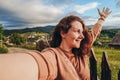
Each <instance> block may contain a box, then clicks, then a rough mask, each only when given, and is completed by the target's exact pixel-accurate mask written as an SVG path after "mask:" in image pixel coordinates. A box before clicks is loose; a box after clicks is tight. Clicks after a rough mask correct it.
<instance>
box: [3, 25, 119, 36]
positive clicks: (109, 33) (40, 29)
mask: <svg viewBox="0 0 120 80" xmlns="http://www.w3.org/2000/svg"><path fill="white" fill-rule="evenodd" d="M53 28H54V26H51V25H49V26H44V27H34V28H25V29H14V30H4V35H10V34H13V33H27V32H45V33H51V32H52V30H53ZM116 33H120V28H119V29H103V30H102V32H101V34H102V35H107V36H109V37H110V38H112V37H113V36H115V34H116Z"/></svg>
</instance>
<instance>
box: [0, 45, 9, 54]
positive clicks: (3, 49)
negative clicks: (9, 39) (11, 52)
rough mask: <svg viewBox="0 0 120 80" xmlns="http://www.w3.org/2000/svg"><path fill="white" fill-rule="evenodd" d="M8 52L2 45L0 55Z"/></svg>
mask: <svg viewBox="0 0 120 80" xmlns="http://www.w3.org/2000/svg"><path fill="white" fill-rule="evenodd" d="M7 52H8V48H7V47H6V46H5V45H3V46H0V53H7Z"/></svg>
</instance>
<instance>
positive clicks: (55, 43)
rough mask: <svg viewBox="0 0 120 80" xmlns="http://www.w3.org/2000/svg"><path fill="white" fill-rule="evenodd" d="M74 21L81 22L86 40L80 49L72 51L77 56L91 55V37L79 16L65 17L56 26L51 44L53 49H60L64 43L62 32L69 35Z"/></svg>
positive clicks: (82, 42)
mask: <svg viewBox="0 0 120 80" xmlns="http://www.w3.org/2000/svg"><path fill="white" fill-rule="evenodd" d="M74 21H79V22H80V23H81V24H82V26H83V35H84V37H85V38H84V39H83V40H82V41H81V44H80V48H78V49H77V48H74V49H73V50H72V51H73V53H74V54H75V55H78V56H81V55H86V54H89V51H90V49H91V41H92V39H91V35H90V33H89V32H88V29H87V27H86V26H85V24H84V22H83V20H82V19H81V18H79V17H77V16H74V15H70V16H67V17H64V18H63V19H61V20H60V22H59V23H58V24H57V25H56V27H55V28H54V30H53V34H52V41H51V43H50V45H51V47H54V48H55V47H59V46H60V43H61V41H62V37H61V35H60V32H61V31H63V32H64V33H67V32H68V30H69V29H70V28H71V23H72V22H74Z"/></svg>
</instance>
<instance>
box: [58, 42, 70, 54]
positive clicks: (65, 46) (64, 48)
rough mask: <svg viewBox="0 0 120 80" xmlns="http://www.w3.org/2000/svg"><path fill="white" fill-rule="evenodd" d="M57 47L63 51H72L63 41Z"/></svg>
mask: <svg viewBox="0 0 120 80" xmlns="http://www.w3.org/2000/svg"><path fill="white" fill-rule="evenodd" d="M59 48H60V49H61V50H63V51H65V52H72V48H70V47H68V45H66V44H65V43H61V44H60V46H59Z"/></svg>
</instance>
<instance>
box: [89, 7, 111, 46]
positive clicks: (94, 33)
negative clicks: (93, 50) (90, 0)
mask: <svg viewBox="0 0 120 80" xmlns="http://www.w3.org/2000/svg"><path fill="white" fill-rule="evenodd" d="M98 13H99V15H100V18H99V19H98V21H97V23H96V24H95V25H94V26H93V27H92V29H91V34H92V38H93V41H92V44H93V43H94V41H95V40H96V38H97V36H98V35H99V34H100V32H101V30H102V26H103V22H104V21H105V19H106V18H107V17H108V15H109V14H110V13H111V11H110V9H109V8H103V10H102V11H100V10H99V9H98Z"/></svg>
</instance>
